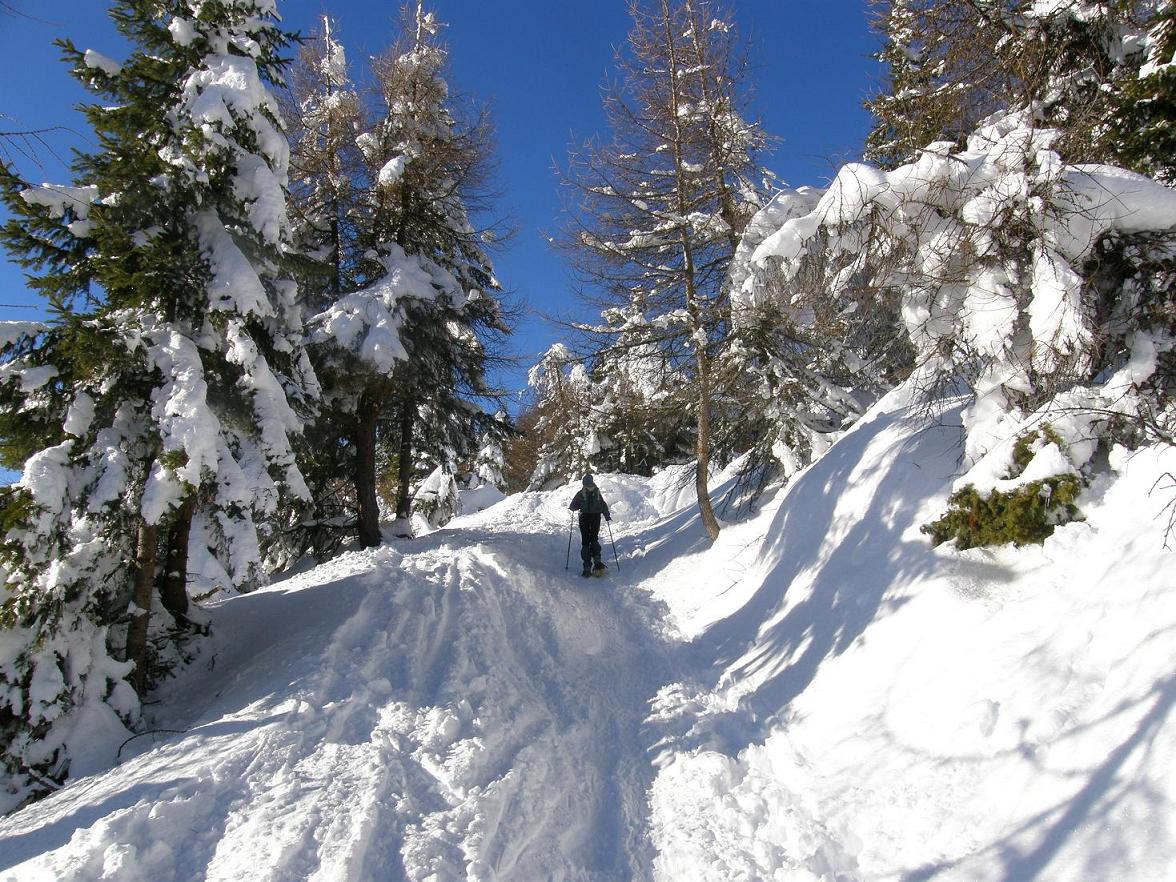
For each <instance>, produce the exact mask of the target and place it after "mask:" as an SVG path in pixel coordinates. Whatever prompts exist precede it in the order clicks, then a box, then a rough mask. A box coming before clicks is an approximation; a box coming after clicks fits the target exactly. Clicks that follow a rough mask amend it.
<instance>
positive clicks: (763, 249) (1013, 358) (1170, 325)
mask: <svg viewBox="0 0 1176 882" xmlns="http://www.w3.org/2000/svg"><path fill="white" fill-rule="evenodd" d="M1054 138H1055V133H1054V132H1052V131H1050V130H1042V129H1036V128H1034V127H1033V126H1032V125H1031V123H1030V120H1029V118H1028V117H1027V116H1026V115H1022V114H1007V115H1001V116H998V117H995V118H993V119H992V120H990V121H989V123H988V124H986V125H985V126H983V127H981V128H980V129H979V130H978V131H977V132H976V133H975V134H973V135H972V136H971V137H970V138H969V140H968V146H967V149H965V150H963V151H956V150H955V149H954V147H953V145H951V144H948V143H943V144H932V145H930V146H929V147H927V148H926V150H924V151H923V153H922V155H921V156H920V157H919V158H918V159H917V160H916V161H914V162H912V163H909V164H907V165H903V166H900V167H899V168H897V169H895V170H893V171H889V172H887V171H883V170H880V169H877V168H873V167H871V166H868V165H862V164H852V165H847V166H845V167H843V168H842V169H841V170H840V171H839V173H838V175H837V177H836V179H835V180H834V181H833V183H832V185H831V186H830V187H829V188H828V189H827V190H825V191H824V192H821V193H800V192H797V193H793V194H789V195H788V196H786V197H783V198H784V199H786V200H788V204H789V206H790V208H789V210H788V211H785V212H783V213H782V216H783V220H782V222H781V223H779V225H778V227H777V229H776V230H775V231H774V232H773V233H772V234H771V235H768V236H766V237H765V238H763V240H762V241H761V243H760V244H759V245H758V246H757V247H756V248H755V250H754V252H753V253H752V255H751V257H750V263H751V264H753V265H757V266H758V269H756V271H755V272H754V273H753V274H752V275H751V276H749V277H748V278H747V279H746V280H745V281H744V283H743V285H742V287H741V290H740V292H739V293H738V297H737V299H738V300H739V302H740V303H741V304H743V305H744V306H748V305H754V303H755V301H756V298H763V297H765V296H766V297H770V298H773V299H774V300H775V302H776V303H777V305H778V307H779V308H780V309H781V310H782V311H784V312H787V313H788V314H789V315H790V317H791V319H792V321H794V322H796V323H797V325H798V326H800V327H812V326H813V325H814V324H815V323H816V322H817V321H818V318H819V314H820V312H819V305H814V304H813V303H812V302H811V301H810V300H808V299H806V297H808V292H812V291H813V290H815V289H819V288H820V287H821V286H814V285H813V284H811V283H807V282H806V281H805V276H806V274H810V273H817V274H818V275H819V277H820V278H821V279H822V280H823V282H824V285H823V287H824V288H825V290H827V292H828V294H827V297H828V298H830V299H832V300H833V301H835V302H838V303H846V304H847V306H846V308H845V309H844V310H843V312H845V313H849V314H850V315H851V316H852V315H853V313H855V312H857V311H860V310H862V309H863V308H864V309H865V311H866V313H868V314H881V315H883V316H885V315H886V313H887V311H888V310H889V311H891V314H893V315H894V316H895V317H896V318H897V319H898V320H899V321H900V322H901V325H900V326H901V328H902V329H903V330H904V331H905V336H906V338H907V340H908V342H909V344H910V346H912V347H913V352H914V357H915V363H916V370H917V372H918V376H919V379H920V381H921V382H922V383H923V384H925V386H926V387H927V388H928V389H933V388H934V389H944V388H949V387H952V386H953V385H954V384H956V383H958V382H960V381H963V382H964V383H965V384H966V385H967V387H968V388H969V389H970V392H971V399H972V400H971V402H970V404H969V406H968V407H967V408H966V410H965V412H964V449H965V450H964V452H965V457H966V463H967V466H968V467H969V469H970V473H969V474H968V475H965V476H964V478H963V479H961V480H962V482H963V483H968V482H971V483H973V484H978V483H979V479H978V478H977V475H984V476H991V475H992V474H997V473H999V469H994V467H993V465H992V463H994V462H995V463H998V464H999V465H1000V466H1001V467H1002V468H1003V466H1005V465H1007V463H1008V462H1009V452H1010V451H1011V448H1012V447H1013V445H1015V443H1016V441H1017V439H1018V438H1019V437H1021V436H1023V435H1024V434H1025V433H1026V432H1027V431H1031V430H1032V429H1033V428H1034V427H1036V426H1039V425H1041V424H1043V423H1049V424H1050V425H1051V426H1052V427H1053V430H1054V431H1055V432H1056V433H1057V434H1058V436H1059V438H1060V439H1061V441H1062V442H1063V449H1064V456H1065V458H1066V459H1067V461H1068V463H1069V469H1070V471H1073V472H1075V473H1080V472H1081V471H1082V470H1084V469H1088V468H1089V467H1091V465H1092V463H1093V462H1094V458H1095V454H1096V453H1097V452H1098V451H1099V449H1100V448H1102V449H1104V450H1105V448H1106V447H1107V445H1109V444H1110V443H1113V442H1116V441H1122V442H1126V443H1128V444H1136V443H1139V441H1140V440H1141V439H1142V438H1143V437H1145V436H1149V435H1150V436H1151V437H1156V436H1159V437H1163V438H1167V439H1171V437H1172V435H1171V430H1172V427H1173V423H1174V417H1176V414H1174V411H1173V400H1172V394H1171V393H1172V391H1173V390H1172V377H1173V375H1174V371H1173V345H1174V343H1176V322H1174V318H1173V301H1172V291H1173V282H1174V279H1176V262H1174V256H1176V192H1174V191H1172V190H1169V189H1166V188H1165V187H1163V186H1162V185H1160V184H1158V183H1156V182H1155V181H1152V180H1150V179H1148V178H1146V177H1143V176H1141V175H1138V174H1134V173H1132V172H1128V171H1124V170H1122V169H1117V168H1113V167H1109V166H1103V165H1067V164H1065V163H1063V162H1062V161H1061V160H1060V159H1059V157H1058V154H1057V153H1055V152H1054V151H1053V149H1052V146H1051V145H1052V143H1053V141H1054ZM768 272H775V273H778V274H779V279H778V283H777V284H775V285H772V286H768V285H766V284H764V278H765V274H766V273H768ZM853 302H856V303H857V304H858V305H857V306H856V307H855V308H853V309H850V308H849V304H850V303H853ZM853 320H854V319H851V321H853Z"/></svg>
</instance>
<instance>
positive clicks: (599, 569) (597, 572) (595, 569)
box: [592, 560, 608, 576]
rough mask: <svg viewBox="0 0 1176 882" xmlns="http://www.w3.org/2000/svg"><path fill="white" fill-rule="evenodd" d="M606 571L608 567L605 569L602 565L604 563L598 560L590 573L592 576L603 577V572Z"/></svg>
mask: <svg viewBox="0 0 1176 882" xmlns="http://www.w3.org/2000/svg"><path fill="white" fill-rule="evenodd" d="M607 569H608V567H606V566H605V565H604V561H601V560H598V561H597V562H596V563H595V564H594V565H593V566H592V572H593V574H594V575H597V576H601V575H604V571H605V570H607Z"/></svg>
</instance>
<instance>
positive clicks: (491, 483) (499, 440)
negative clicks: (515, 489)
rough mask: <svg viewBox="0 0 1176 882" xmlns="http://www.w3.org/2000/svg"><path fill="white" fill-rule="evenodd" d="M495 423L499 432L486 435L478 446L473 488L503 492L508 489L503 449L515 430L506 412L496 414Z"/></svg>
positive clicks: (475, 457) (473, 471) (474, 465)
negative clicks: (511, 426)
mask: <svg viewBox="0 0 1176 882" xmlns="http://www.w3.org/2000/svg"><path fill="white" fill-rule="evenodd" d="M494 422H495V423H496V424H497V425H498V426H499V431H498V432H486V433H484V435H483V437H482V439H481V441H480V442H479V445H478V452H477V455H476V456H474V462H473V467H472V469H471V472H472V474H473V481H474V482H475V483H474V485H473V486H476V487H494V488H495V489H497V490H502V489H503V488H504V487H506V477H505V476H504V475H503V471H504V470H505V468H506V454H505V453H504V451H503V449H502V447H503V443H504V442H505V440H506V439H508V438H509V437H510V436H511V435H512V434H513V429H511V428H510V420H509V419H508V417H507V415H506V412H505V411H501V410H500V411H498V412H497V413H495V414H494Z"/></svg>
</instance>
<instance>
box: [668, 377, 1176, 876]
mask: <svg viewBox="0 0 1176 882" xmlns="http://www.w3.org/2000/svg"><path fill="white" fill-rule="evenodd" d="M903 396H904V393H903V392H902V390H900V391H899V392H897V393H895V394H893V395H892V396H890V397H889V398H888V399H887V400H885V401H884V402H882V404H881V405H880V406H879V407H878V408H876V409H875V410H874V411H873V412H872V413H871V414H870V415H869V416H867V418H865V419H864V420H863V421H862V422H861V423H860V424H859V425H858V426H856V427H855V428H854V429H853V430H852V431H851V432H850V433H849V434H848V435H847V436H846V437H845V438H844V439H843V440H842V441H840V442H839V443H838V444H837V445H835V446H834V447H833V448H832V450H831V451H830V452H829V453H828V454H826V456H825V457H824V459H822V460H821V461H820V462H818V463H817V464H816V465H814V466H812V467H811V468H810V469H808V470H807V471H806V472H804V473H802V474H801V475H800V476H799V477H797V478H796V479H794V482H793V483H792V484H791V485H790V487H789V489H788V490H787V492H786V493H785V494H784V496H783V499H782V500H781V501H780V502H779V504H778V508H777V509H776V510H775V511H774V513H773V512H769V513H765V515H764V516H763V518H762V519H761V520H760V522H759V524H758V528H759V529H760V530H761V531H762V532H763V538H762V541H761V543H759V545H758V551H757V552H756V554H755V556H754V559H753V560H750V561H748V560H746V558H745V563H746V564H749V565H750V566H749V569H748V570H747V572H746V573H745V574H744V575H743V576H742V578H741V579H740V580H738V582H737V583H736V584H734V585H732V586H730V587H723V588H722V589H721V590H723V591H726V592H730V593H737V594H740V595H741V597H742V600H741V602H740V603H739V604H738V606H737V608H736V609H735V610H734V611H733V612H731V613H729V614H727V615H725V616H723V617H720V618H715V619H714V620H713V621H711V622H709V623H707V624H706V625H705V626H704V627H701V628H700V627H698V626H697V624H696V625H695V627H694V628H693V630H694V631H696V632H698V634H699V636H698V637H697V639H696V640H695V643H694V646H695V648H696V650H697V651H698V652H700V653H701V654H703V655H704V657H705V658H706V659H708V662H709V663H710V664H713V666H714V667H713V669H712V672H711V678H712V679H710V680H709V682H707V683H704V684H699V683H690V682H688V681H687V682H682V683H678V684H673V685H670V686H667V687H666V688H665V689H664V690H663V692H662V694H661V695H660V697H659V699H658V701H657V702H656V703H655V712H654V715H653V722H655V723H656V725H657V726H658V727H660V731H661V732H662V733H663V735H662V739H663V749H662V751H661V753H660V754H659V756H658V762H659V763H660V764H661V766H662V769H661V772H660V773H659V775H658V777H657V780H656V781H655V783H654V786H653V788H652V812H653V815H652V828H653V834H654V837H655V842H656V844H657V846H658V850H659V856H658V859H657V863H656V868H657V873H656V877H657V878H659V879H665V880H669V879H682V878H690V879H696V880H729V879H735V878H746V879H776V878H781V879H804V880H809V879H812V880H817V879H819V880H828V882H834V880H866V879H870V880H878V879H887V880H891V879H893V880H898V879H931V878H934V879H958V880H964V879H967V880H993V882H996V880H1004V882H1010V880H1029V879H1050V880H1074V882H1083V880H1090V879H1111V878H1115V879H1141V880H1142V879H1157V880H1158V879H1165V878H1173V877H1174V876H1176V847H1174V846H1176V842H1174V841H1173V832H1172V831H1173V829H1174V827H1173V824H1172V821H1173V808H1172V805H1173V803H1172V796H1173V792H1172V782H1173V781H1176V737H1174V736H1176V725H1174V724H1173V722H1172V720H1171V719H1170V718H1169V712H1170V710H1171V708H1172V705H1173V702H1174V701H1176V683H1174V681H1173V679H1172V672H1171V659H1172V658H1174V657H1176V598H1174V597H1173V594H1172V591H1171V578H1170V575H1169V574H1170V572H1171V566H1172V552H1171V551H1168V550H1165V548H1164V541H1165V528H1166V526H1167V525H1168V519H1167V517H1166V515H1165V506H1166V505H1171V503H1172V502H1173V495H1174V494H1176V482H1173V481H1172V480H1171V477H1170V476H1171V475H1172V474H1176V450H1172V449H1147V450H1143V451H1140V452H1138V453H1136V454H1134V455H1128V454H1127V453H1126V452H1124V451H1119V452H1118V453H1116V454H1115V455H1114V456H1113V458H1112V459H1113V462H1112V467H1113V474H1112V475H1111V476H1109V477H1107V478H1105V479H1103V480H1102V481H1101V482H1099V483H1098V484H1096V486H1095V487H1093V488H1092V489H1091V490H1090V491H1089V492H1088V493H1087V495H1086V497H1085V498H1084V499H1083V500H1082V504H1083V510H1084V511H1085V512H1086V514H1087V520H1086V522H1084V523H1075V524H1069V525H1067V526H1065V527H1063V528H1060V529H1059V530H1058V531H1057V532H1056V533H1055V535H1054V536H1053V537H1052V538H1051V539H1049V540H1048V541H1047V542H1046V543H1045V545H1044V547H1041V548H1027V549H1022V550H1020V551H1015V550H1013V549H1012V548H1011V547H1010V548H1003V549H997V550H995V551H970V552H966V553H954V552H951V551H945V550H934V549H931V548H930V547H929V546H928V544H927V542H926V539H925V537H923V536H922V535H921V534H920V533H919V526H920V525H921V524H922V523H925V522H926V521H927V520H929V519H930V518H931V517H932V516H933V515H934V513H935V512H936V511H938V510H939V508H940V506H942V504H943V498H944V496H945V495H946V494H947V492H948V491H949V490H950V486H951V481H952V478H953V473H954V471H955V468H954V467H955V462H956V456H957V453H958V450H957V447H956V445H957V444H958V441H959V431H958V429H949V428H946V427H943V426H940V427H932V428H928V429H926V430H925V431H919V429H920V427H921V425H922V424H921V422H920V421H919V420H918V419H916V418H915V416H914V415H913V413H912V411H911V409H910V408H909V403H908V402H907V401H906V400H904V397H903ZM944 417H945V419H944V423H945V424H951V423H953V422H954V423H956V424H958V410H957V411H955V412H949V413H945V414H944ZM1164 475H1167V476H1168V479H1167V483H1166V484H1165V482H1164V480H1163V476H1164ZM1157 479H1159V480H1160V483H1159V485H1157V483H1156V482H1157ZM1157 486H1158V487H1165V489H1164V490H1163V491H1161V492H1154V491H1153V488H1157ZM1170 511H1171V509H1167V512H1169V513H1170ZM718 564H719V561H718V560H716V559H714V558H711V559H708V558H707V556H706V555H701V556H699V557H698V558H696V559H695V560H694V561H693V563H692V567H690V568H689V570H690V571H692V572H693V574H694V575H693V578H692V579H691V580H690V581H689V582H688V583H686V584H681V583H674V585H673V587H672V588H671V586H670V585H668V584H664V585H663V586H662V588H663V589H664V590H666V591H667V592H669V591H673V592H682V591H688V592H694V593H696V594H699V595H707V594H714V593H716V586H715V582H716V581H717V579H716V576H717V575H718ZM667 599H668V598H667ZM684 606H685V605H683V604H682V602H681V601H678V608H679V609H682V608H684ZM694 606H695V607H696V608H704V609H705V605H704V604H703V603H702V601H698V602H696V603H695V604H694ZM685 608H687V609H688V608H689V606H685Z"/></svg>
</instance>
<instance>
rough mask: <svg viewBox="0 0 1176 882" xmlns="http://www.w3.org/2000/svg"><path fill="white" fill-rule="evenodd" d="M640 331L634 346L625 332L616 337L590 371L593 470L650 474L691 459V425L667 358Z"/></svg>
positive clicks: (640, 327)
mask: <svg viewBox="0 0 1176 882" xmlns="http://www.w3.org/2000/svg"><path fill="white" fill-rule="evenodd" d="M637 327H638V331H637V333H636V334H634V335H633V336H634V337H635V339H634V340H632V341H630V340H629V339H628V337H629V334H628V333H626V332H625V331H623V330H622V331H621V332H620V333H619V334H617V335H616V336H615V337H614V338H613V339H612V341H611V345H610V347H609V348H608V349H606V350H604V351H603V352H601V353H600V354H599V355H598V356H597V358H596V359H595V360H594V361H593V363H592V365H591V368H590V371H589V377H590V378H591V383H592V387H593V388H592V414H591V416H592V424H593V426H594V430H593V434H592V436H590V440H589V444H588V451H589V454H590V465H591V468H592V469H593V470H595V471H599V472H624V473H626V474H634V475H651V474H653V471H654V469H656V468H658V467H660V466H663V465H665V464H666V463H669V462H685V461H688V460H689V459H690V458H691V449H692V447H693V446H694V437H693V432H692V424H691V421H690V418H689V413H683V411H682V407H681V399H680V397H679V396H678V395H676V394H675V389H676V386H677V382H676V377H675V376H674V374H673V371H672V370H671V367H670V363H669V359H667V358H666V354H665V352H664V351H662V350H660V349H658V348H657V347H656V346H655V345H654V344H652V343H650V342H648V341H647V340H646V334H645V332H644V331H643V330H642V325H641V324H640V323H638V325H637Z"/></svg>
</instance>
